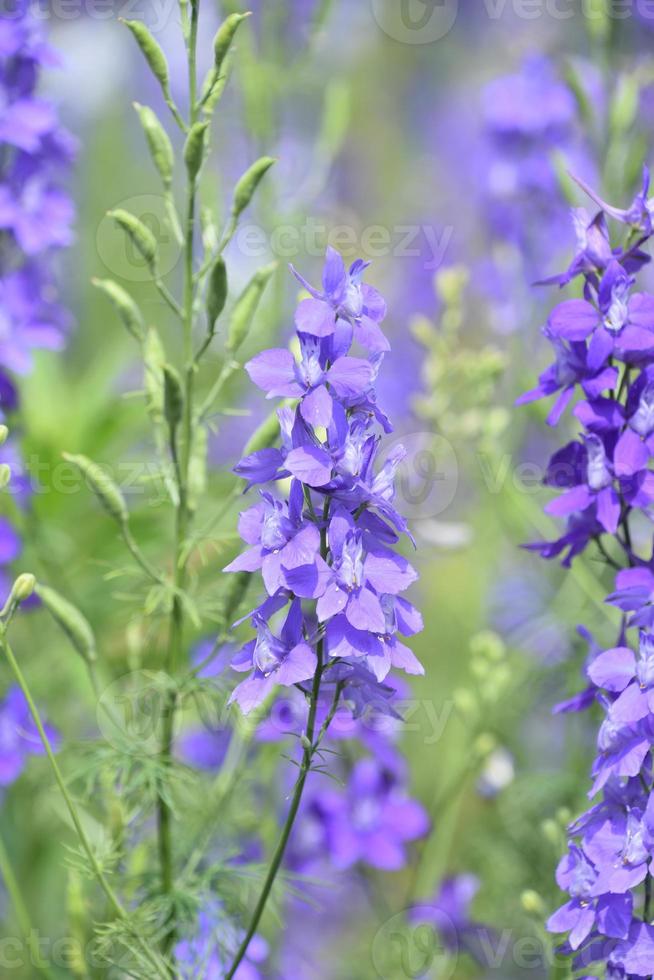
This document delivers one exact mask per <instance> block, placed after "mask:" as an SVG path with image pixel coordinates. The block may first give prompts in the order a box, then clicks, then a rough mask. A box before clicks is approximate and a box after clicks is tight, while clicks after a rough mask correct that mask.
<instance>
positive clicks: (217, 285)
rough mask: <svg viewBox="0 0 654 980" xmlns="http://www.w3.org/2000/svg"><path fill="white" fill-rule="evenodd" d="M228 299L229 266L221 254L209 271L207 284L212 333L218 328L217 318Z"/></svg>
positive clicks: (208, 310)
mask: <svg viewBox="0 0 654 980" xmlns="http://www.w3.org/2000/svg"><path fill="white" fill-rule="evenodd" d="M226 300H227V267H226V265H225V260H224V259H223V257H222V256H219V257H218V258H217V259H216V261H215V262H214V264H213V266H212V269H211V272H210V273H209V284H208V286H207V323H208V327H209V333H210V334H212V335H213V332H214V330H215V328H216V320H217V319H218V317H219V316H220V314H221V313H222V311H223V309H224V308H225V301H226Z"/></svg>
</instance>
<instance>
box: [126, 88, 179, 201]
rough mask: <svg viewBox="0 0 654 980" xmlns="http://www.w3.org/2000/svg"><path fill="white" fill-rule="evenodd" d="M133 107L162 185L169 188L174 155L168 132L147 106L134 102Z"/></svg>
mask: <svg viewBox="0 0 654 980" xmlns="http://www.w3.org/2000/svg"><path fill="white" fill-rule="evenodd" d="M134 108H135V109H136V111H137V113H138V116H139V119H140V120H141V126H142V127H143V132H144V133H145V138H146V140H147V143H148V147H149V149H150V156H151V157H152V162H153V163H154V165H155V167H156V168H157V170H158V171H159V176H160V177H161V179H162V181H163V184H164V187H166V188H169V187H170V185H171V183H172V179H173V168H174V166H175V155H174V153H173V147H172V143H171V142H170V138H169V136H168V133H167V132H166V130H165V129H164V128H163V126H162V125H161V123H160V122H159V119H158V118H157V115H156V113H154V112H153V111H152V109H150V107H149V106H147V105H140V104H139V103H138V102H135V103H134Z"/></svg>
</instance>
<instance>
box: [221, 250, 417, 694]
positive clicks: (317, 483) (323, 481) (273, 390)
mask: <svg viewBox="0 0 654 980" xmlns="http://www.w3.org/2000/svg"><path fill="white" fill-rule="evenodd" d="M365 269H366V263H364V262H361V261H357V262H355V263H354V264H353V265H352V266H351V268H350V269H349V270H347V269H346V267H345V265H344V264H343V260H342V258H341V257H340V255H339V254H338V253H337V252H335V251H334V250H333V249H329V250H328V253H327V259H326V263H325V268H324V273H323V283H322V289H321V290H316V289H314V288H313V287H312V286H310V285H309V284H308V283H307V282H305V280H304V279H302V278H301V277H300V276H299V275H298V274H297V273H295V274H296V276H297V278H298V280H299V281H300V282H301V284H302V285H303V286H304V287H305V288H306V289H307V291H308V292H309V294H310V295H309V298H307V299H304V300H302V302H301V303H300V304H299V306H298V309H297V312H296V315H295V325H296V331H297V350H296V353H292V352H291V350H288V349H284V348H278V349H273V350H267V351H264V352H263V353H261V354H259V355H257V356H256V357H255V358H254V359H253V360H251V361H250V362H249V363H248V364H247V365H246V370H247V372H248V374H249V375H250V377H251V379H252V380H253V381H254V383H255V384H256V385H257V386H258V387H259V388H261V389H262V390H263V391H264V392H265V393H266V395H267V397H268V398H284V399H292V400H293V405H292V407H291V405H289V404H285V405H283V406H282V407H281V408H279V409H278V417H279V424H280V432H281V446H280V447H279V448H269V449H263V450H260V451H258V452H255V453H253V454H252V455H250V456H248V457H246V458H245V459H242V460H241V461H240V463H239V464H238V465H237V467H236V472H237V473H239V474H240V475H241V476H243V477H244V478H245V479H247V481H248V484H249V486H253V485H260V484H264V483H273V482H275V481H279V480H287V479H289V478H290V488H289V491H288V496H287V497H281V496H276V495H275V494H274V493H273V492H272V491H271V490H268V489H261V491H260V499H259V501H258V502H257V503H256V504H254V506H252V507H250V508H249V509H248V510H246V511H244V512H243V513H242V514H241V517H240V522H239V531H240V534H241V537H242V538H243V540H244V541H245V542H246V543H247V545H248V548H247V550H246V551H245V552H244V553H243V554H241V555H240V556H239V557H238V558H236V559H235V560H234V561H233V562H232V563H231V564H230V565H228V566H227V569H226V571H230V572H243V571H247V572H254V571H259V570H260V571H261V573H262V577H263V582H264V585H265V588H266V592H267V598H266V600H265V601H264V602H263V603H262V604H261V605H260V606H259V607H258V608H257V609H255V610H254V611H253V612H252V614H251V618H252V623H253V626H254V627H255V629H256V633H257V635H256V638H255V639H253V640H251V641H250V642H249V643H248V644H246V646H245V647H244V648H243V649H242V650H241V651H240V653H239V654H238V655H237V656H236V658H235V659H234V661H233V663H232V666H233V667H234V668H235V669H236V670H239V671H243V672H247V673H248V675H249V676H248V677H247V679H246V680H244V681H243V682H242V683H241V684H239V685H238V687H237V688H236V690H235V691H234V693H233V695H232V698H233V700H235V701H237V702H238V703H239V705H240V706H241V708H242V710H243V711H244V712H246V713H247V712H249V711H251V710H252V709H253V708H254V707H256V706H257V705H259V704H261V702H262V701H264V700H265V699H266V698H267V697H268V695H269V694H270V693H271V692H272V691H273V690H274V689H275V687H277V686H278V685H281V686H285V687H292V686H294V685H299V686H300V688H301V689H302V687H301V686H302V685H303V684H305V683H306V682H308V681H311V680H312V678H314V675H315V674H316V671H317V669H318V668H320V671H321V673H323V674H324V683H325V685H326V687H327V688H328V687H329V686H332V687H335V686H336V685H338V686H339V688H340V689H341V690H342V691H343V697H344V698H345V700H346V701H348V702H349V703H350V704H351V705H352V706H353V708H354V710H355V711H358V710H362V707H363V706H364V705H365V704H367V703H370V702H371V701H375V700H379V699H380V698H381V699H382V700H383V697H384V680H385V679H386V677H387V675H388V674H389V671H390V670H391V668H392V667H396V668H400V669H402V670H405V671H406V672H408V673H412V674H420V673H422V672H423V669H422V667H421V665H420V663H419V662H418V660H417V659H416V657H415V656H414V654H413V653H412V651H411V650H410V649H409V648H408V647H407V646H406V645H405V644H404V643H402V642H401V640H400V639H398V633H399V634H401V635H402V636H405V637H406V636H412V635H413V634H415V633H417V632H418V631H419V630H421V629H422V619H421V617H420V614H419V613H418V611H417V610H416V609H415V608H414V607H413V606H412V605H411V603H409V602H408V601H407V600H406V599H405V598H404V597H403V596H402V593H403V592H405V590H406V589H407V588H408V587H409V586H410V585H411V584H412V583H413V582H415V580H416V578H417V574H416V572H415V570H414V569H413V567H412V566H411V565H410V564H409V562H408V561H407V559H406V558H404V557H402V556H401V555H400V554H398V553H397V552H396V551H395V550H393V547H392V546H393V545H395V544H396V543H397V542H398V540H399V536H400V534H402V533H405V534H409V532H408V529H407V526H406V523H405V521H404V519H403V518H402V517H401V516H400V514H399V513H398V512H397V510H396V509H395V507H394V505H393V497H394V477H395V473H396V470H397V467H398V465H399V464H400V462H401V460H402V458H403V453H402V451H397V450H396V451H395V452H394V453H393V455H392V456H391V457H389V458H388V459H386V460H385V461H384V462H383V464H382V465H381V466H379V465H378V464H377V456H378V450H379V446H380V441H381V435H380V433H379V431H378V429H379V428H380V427H381V429H383V430H384V431H385V432H389V431H390V430H391V426H390V423H389V421H388V419H387V418H386V416H385V415H384V413H383V412H382V411H381V409H380V408H379V406H378V404H377V400H376V395H375V379H376V377H377V373H378V371H379V368H380V365H381V362H382V359H383V356H384V353H385V352H386V351H387V350H388V348H389V345H388V342H387V340H386V338H385V337H384V334H383V333H382V330H381V327H380V324H381V322H382V320H383V319H384V316H385V313H386V306H385V303H384V301H383V299H382V298H381V296H380V295H379V293H378V292H377V291H376V290H375V289H373V288H372V287H371V286H369V285H367V284H366V283H364V282H363V281H362V280H363V273H364V271H365ZM353 344H357V345H358V346H359V347H360V348H361V353H362V354H365V355H366V356H353V355H352V354H351V353H350V351H351V348H352V345H353ZM282 611H283V612H282Z"/></svg>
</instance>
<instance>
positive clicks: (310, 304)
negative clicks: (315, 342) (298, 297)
mask: <svg viewBox="0 0 654 980" xmlns="http://www.w3.org/2000/svg"><path fill="white" fill-rule="evenodd" d="M295 326H296V327H297V329H298V330H299V331H300V333H308V334H311V335H312V336H314V337H329V336H330V335H331V334H333V333H334V330H335V329H336V314H335V313H334V311H333V309H332V308H331V306H330V305H329V304H328V303H325V302H324V300H322V299H303V300H302V302H301V303H300V305H299V306H298V308H297V310H296V311H295Z"/></svg>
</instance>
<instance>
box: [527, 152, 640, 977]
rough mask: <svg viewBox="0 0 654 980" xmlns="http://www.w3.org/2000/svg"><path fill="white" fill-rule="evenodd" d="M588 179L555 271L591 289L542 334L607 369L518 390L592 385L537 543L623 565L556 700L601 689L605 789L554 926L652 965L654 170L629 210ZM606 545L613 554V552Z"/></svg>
mask: <svg viewBox="0 0 654 980" xmlns="http://www.w3.org/2000/svg"><path fill="white" fill-rule="evenodd" d="M580 183H581V186H582V187H583V188H584V189H585V190H586V191H587V193H588V194H589V195H590V196H591V198H592V199H593V200H594V201H595V202H596V203H597V204H599V206H600V207H601V208H602V212H603V213H601V214H600V215H599V216H598V217H597V218H596V219H595V221H594V223H593V224H592V225H591V227H592V228H593V234H594V243H593V247H592V248H591V247H585V248H582V249H581V250H580V251H579V253H578V255H577V256H576V258H575V260H574V262H573V264H572V266H571V267H570V268H569V270H568V273H566V274H565V275H564V276H563V277H562V278H560V279H559V280H558V281H560V282H564V281H568V280H569V279H570V278H572V276H573V275H581V276H582V277H583V280H584V290H583V295H584V299H572V300H567V301H565V302H563V303H560V304H559V305H558V306H557V307H556V308H555V309H554V311H553V313H552V314H551V316H550V317H549V320H548V325H547V328H546V331H545V336H546V337H547V339H548V340H549V341H550V342H551V343H552V344H553V345H554V347H555V350H556V353H557V362H558V361H559V360H560V356H561V344H566V345H570V347H569V349H570V350H572V349H573V345H574V349H575V351H576V358H577V363H578V364H582V365H584V366H585V367H587V368H588V369H590V371H591V372H599V373H598V378H599V379H600V381H599V384H600V385H601V388H602V389H603V390H599V389H598V387H595V388H594V389H592V390H587V378H588V376H587V375H586V373H585V371H579V370H578V371H575V372H570V373H569V375H568V376H567V377H566V378H565V381H566V383H565V384H558V385H555V384H554V381H555V380H556V378H555V375H552V374H548V375H546V376H545V377H544V379H543V378H541V385H540V389H537V391H536V392H530V393H529V394H528V395H527V396H526V397H525V398H523V400H524V401H528V400H531V398H532V397H533V396H534V395H543V394H550V393H552V392H554V391H555V390H557V388H558V389H562V390H564V391H565V389H566V388H567V391H565V394H564V395H562V396H560V397H559V401H558V403H557V406H556V407H555V410H554V413H553V414H554V419H550V421H556V420H557V418H558V416H559V415H560V411H559V409H560V407H561V403H562V399H563V401H564V402H567V401H568V400H569V399H570V398H571V397H572V395H573V393H574V390H575V389H576V388H577V386H578V387H579V388H580V389H581V390H582V393H583V394H584V395H585V396H586V398H585V399H583V400H581V401H580V402H578V404H577V405H576V407H575V410H574V415H575V417H576V419H577V421H578V422H579V423H580V424H581V426H582V428H583V432H582V436H581V439H580V440H579V441H575V442H571V443H568V444H567V445H566V446H564V447H563V448H562V449H561V450H559V451H558V452H556V453H555V454H554V456H553V457H552V459H551V460H550V463H549V466H548V470H547V476H546V479H545V483H546V484H547V485H548V486H552V487H557V488H558V489H562V490H563V491H564V492H563V494H562V495H561V496H560V497H558V499H556V500H553V501H551V502H550V503H549V504H548V506H547V507H546V510H547V511H548V513H550V514H552V515H553V516H558V517H567V518H568V520H569V522H570V524H569V529H568V533H567V535H565V536H564V537H563V538H561V539H559V541H557V542H553V543H546V544H543V545H536V546H534V545H532V546H531V547H532V548H537V549H538V550H540V551H541V552H542V553H543V554H544V555H545V557H552V556H553V555H555V554H558V553H560V552H561V551H562V550H563V549H564V547H566V546H568V547H569V553H568V556H567V558H566V560H565V561H564V564H569V563H570V561H571V560H572V558H573V557H574V555H576V554H578V553H579V552H580V551H581V550H583V548H584V547H586V545H587V544H588V543H589V541H591V540H595V541H596V542H598V544H599V547H600V552H601V554H602V556H603V557H605V558H606V560H607V561H608V562H610V563H611V564H612V565H614V566H617V567H618V569H619V570H618V573H617V576H616V582H615V590H614V591H613V592H612V593H611V594H610V595H609V596H608V598H607V602H609V603H610V604H612V605H614V606H617V607H618V608H619V609H620V610H621V611H622V612H623V614H624V615H623V622H622V624H621V626H620V629H619V631H618V635H617V638H616V642H615V644H614V645H612V646H610V647H609V648H608V649H602V648H600V647H598V646H597V644H596V643H595V642H594V641H592V642H591V655H590V657H589V660H588V662H587V665H586V674H587V677H588V681H589V686H588V687H587V688H586V690H585V691H583V692H582V693H581V694H580V695H578V696H577V697H576V698H573V699H572V700H571V701H569V702H567V703H566V704H565V705H562V706H559V710H581V709H583V708H585V707H587V706H589V705H590V704H592V703H595V702H597V703H599V704H600V705H601V707H602V709H603V712H604V717H603V720H602V723H601V725H600V728H599V731H598V735H597V754H596V758H595V761H594V764H593V767H592V776H593V780H594V782H593V785H592V787H591V790H590V794H589V795H590V797H591V798H592V799H595V798H597V797H599V799H598V801H597V802H596V803H595V804H594V806H592V807H591V809H590V810H589V811H588V812H587V813H585V814H583V815H582V816H581V817H580V818H579V819H578V820H576V821H575V822H574V823H573V824H572V826H571V827H570V828H569V837H570V847H569V853H568V855H567V856H566V857H565V858H564V859H563V860H562V862H561V864H560V866H559V870H558V874H557V882H558V884H559V886H560V888H561V889H562V890H564V891H566V892H568V896H569V899H568V901H567V902H566V903H565V904H564V905H563V906H562V907H561V908H560V909H559V910H558V911H557V912H555V913H554V915H553V916H552V917H551V918H550V920H549V923H548V927H549V929H550V930H551V931H552V932H556V933H567V934H568V938H567V942H566V944H565V945H564V946H563V951H564V952H568V953H571V952H574V951H579V953H578V956H577V959H576V960H575V966H577V967H578V968H579V969H581V968H582V967H585V966H587V965H588V964H590V963H596V962H598V963H601V964H602V965H603V966H605V967H606V971H607V972H606V974H604V973H603V974H602V975H606V976H610V977H624V978H630V977H650V976H651V975H652V964H653V963H654V930H653V929H652V927H651V925H650V924H649V923H650V920H651V908H650V896H651V890H652V880H653V876H652V872H651V868H652V864H651V862H652V858H653V857H654V793H653V792H652V746H653V745H654V632H652V624H653V622H654V619H653V616H652V597H653V595H654V567H653V564H654V559H652V556H651V552H650V553H649V554H647V555H642V554H640V553H639V550H638V548H637V547H635V546H634V544H633V539H632V535H631V526H630V520H631V518H632V516H633V515H634V514H638V513H642V514H644V515H645V516H646V517H648V518H650V519H651V518H652V511H651V507H652V503H653V502H654V481H653V476H654V474H653V473H652V470H651V469H650V464H651V461H652V456H653V455H654V453H653V450H654V444H653V441H652V436H653V433H654V386H653V384H652V382H653V380H654V377H653V372H654V297H652V296H650V295H649V294H647V293H642V292H640V293H639V292H635V291H634V287H635V285H636V280H637V274H638V271H639V269H640V268H641V267H642V265H643V264H644V263H645V261H646V256H645V255H644V253H643V252H642V251H641V246H642V245H643V244H645V242H646V241H647V240H648V239H649V238H650V236H651V235H652V233H653V231H654V225H653V223H652V213H653V211H652V199H651V198H650V197H649V174H648V172H647V171H645V174H644V179H643V186H642V189H641V191H640V192H639V193H638V195H637V196H636V198H635V200H634V202H633V203H632V205H631V206H630V207H629V208H627V209H625V210H621V209H618V208H613V207H609V206H608V205H606V204H605V203H604V202H603V201H602V200H601V199H600V198H599V197H598V196H597V195H596V194H595V193H594V192H593V191H592V190H590V189H589V188H587V187H586V185H585V184H583V182H580ZM606 216H608V217H610V218H612V219H613V220H614V221H615V222H618V226H619V227H620V226H622V225H626V226H627V232H626V234H625V235H623V243H622V244H617V245H615V246H611V243H610V239H609V235H608V225H607V221H606ZM586 246H589V242H587V243H586ZM555 281H556V279H555ZM573 374H574V377H573ZM593 383H594V382H593ZM604 389H605V390H606V392H607V394H606V396H605V393H604ZM572 530H574V532H575V537H573V536H572ZM607 539H608V540H607ZM609 541H610V542H611V543H610V544H609ZM607 548H610V549H612V551H613V554H615V555H617V556H618V557H617V558H614V557H611V555H610V554H609V550H607ZM635 627H641V629H640V632H639V635H638V652H637V653H636V652H634V649H635V644H630V639H631V635H632V634H631V630H633V629H634V628H635ZM586 635H587V636H589V634H586ZM600 794H601V796H600Z"/></svg>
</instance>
